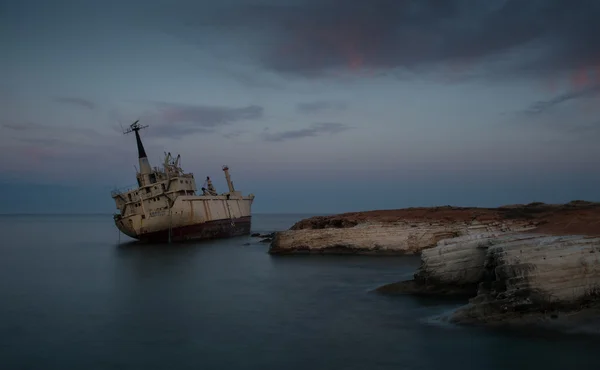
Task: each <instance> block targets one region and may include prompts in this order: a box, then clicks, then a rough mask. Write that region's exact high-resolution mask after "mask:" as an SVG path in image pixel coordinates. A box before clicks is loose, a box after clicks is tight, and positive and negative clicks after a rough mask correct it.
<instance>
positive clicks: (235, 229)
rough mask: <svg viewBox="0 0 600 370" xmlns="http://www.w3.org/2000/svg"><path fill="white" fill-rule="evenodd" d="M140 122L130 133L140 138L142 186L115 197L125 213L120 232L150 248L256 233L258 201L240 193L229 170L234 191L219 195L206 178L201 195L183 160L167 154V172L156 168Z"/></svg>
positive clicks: (121, 215) (120, 215) (116, 217)
mask: <svg viewBox="0 0 600 370" xmlns="http://www.w3.org/2000/svg"><path fill="white" fill-rule="evenodd" d="M146 127H148V126H141V125H140V124H139V121H135V122H134V123H133V124H131V125H130V126H129V129H128V130H127V131H126V133H131V132H133V133H135V138H136V142H137V149H138V157H139V165H140V169H139V172H137V173H136V179H137V186H136V187H134V188H130V189H126V190H114V191H112V192H111V196H112V198H113V199H114V201H115V204H116V207H117V209H118V210H119V213H116V214H115V215H114V221H115V225H116V226H117V228H118V229H119V230H120V231H121V232H122V233H123V234H125V235H127V236H129V237H131V238H134V239H137V240H140V241H145V242H158V243H160V242H171V241H174V242H179V241H186V240H202V239H215V238H228V237H234V236H240V235H246V234H249V233H250V228H251V219H252V212H251V208H252V202H253V201H254V195H253V194H249V195H247V196H244V195H242V193H241V192H240V191H237V190H235V188H234V186H233V182H232V181H231V177H230V174H229V167H227V166H223V172H224V173H225V179H226V180H227V186H228V191H227V192H226V193H222V194H218V193H217V191H216V190H215V188H214V186H213V184H212V182H211V180H210V177H206V181H205V184H204V186H203V187H202V195H197V194H196V191H197V189H196V181H195V179H194V174H192V173H185V172H184V171H183V170H182V169H181V167H180V164H179V162H180V159H181V157H180V156H179V155H178V156H177V158H173V157H172V156H171V153H165V159H164V162H163V168H162V169H159V168H157V167H154V168H151V167H150V162H149V161H148V156H147V155H146V150H145V149H144V145H143V144H142V140H141V138H140V134H139V131H140V130H141V129H143V128H146Z"/></svg>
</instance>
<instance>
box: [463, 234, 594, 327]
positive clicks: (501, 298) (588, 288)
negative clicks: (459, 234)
mask: <svg viewBox="0 0 600 370" xmlns="http://www.w3.org/2000/svg"><path fill="white" fill-rule="evenodd" d="M599 297H600V238H598V237H586V236H578V235H573V236H547V235H538V236H530V237H528V238H527V237H517V238H515V239H513V240H504V241H502V242H500V243H497V244H496V245H492V246H490V247H489V248H488V250H487V253H486V255H485V260H484V263H483V274H482V275H481V282H480V284H479V289H478V292H477V296H476V297H475V298H473V299H471V300H470V302H469V304H468V305H467V306H465V307H463V308H462V309H460V310H458V311H457V312H456V313H455V314H454V315H453V317H452V320H454V321H456V322H498V321H505V320H513V319H519V318H521V317H523V316H527V315H528V314H531V313H540V312H557V311H573V310H578V309H580V308H582V307H585V306H587V305H589V304H590V303H593V302H594V301H595V300H596V299H597V298H599Z"/></svg>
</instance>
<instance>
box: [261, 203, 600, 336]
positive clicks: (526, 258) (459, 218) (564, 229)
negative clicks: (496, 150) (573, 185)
mask: <svg viewBox="0 0 600 370" xmlns="http://www.w3.org/2000/svg"><path fill="white" fill-rule="evenodd" d="M269 252H270V253H271V254H296V253H316V254H324V253H355V254H416V253H420V254H421V265H420V267H419V269H418V271H417V272H416V273H415V274H414V278H413V279H412V280H409V281H401V282H396V283H391V284H388V285H385V286H382V287H380V288H378V289H377V290H376V291H377V292H379V293H382V294H415V295H434V296H457V297H465V303H466V304H465V306H463V307H461V308H460V309H458V310H457V311H455V312H454V313H453V314H452V316H451V317H450V318H449V320H450V321H451V322H455V323H460V324H503V323H505V324H514V323H519V322H521V323H532V322H547V321H550V322H551V321H555V322H557V323H558V322H562V321H564V317H573V318H575V317H585V318H589V316H590V315H589V313H590V312H592V311H593V312H594V315H592V316H595V317H598V315H596V314H595V313H596V312H600V311H598V307H599V306H600V305H599V304H598V302H600V204H599V203H591V202H584V201H574V202H570V203H567V204H562V205H547V204H543V203H533V204H529V205H516V206H507V207H500V208H495V209H489V208H486V209H481V208H458V207H435V208H413V209H404V210H392V211H372V212H359V213H350V214H343V215H335V216H327V217H313V218H310V219H306V220H302V221H300V222H298V223H296V224H295V225H294V226H293V227H292V228H290V230H286V231H282V232H276V233H275V234H274V235H273V239H272V242H271V246H270V249H269ZM561 320H562V321H561Z"/></svg>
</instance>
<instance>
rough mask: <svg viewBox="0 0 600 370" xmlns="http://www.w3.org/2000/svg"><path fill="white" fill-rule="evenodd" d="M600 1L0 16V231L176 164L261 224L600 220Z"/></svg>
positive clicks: (135, 9)
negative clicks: (453, 216) (485, 211)
mask: <svg viewBox="0 0 600 370" xmlns="http://www.w3.org/2000/svg"><path fill="white" fill-rule="evenodd" d="M599 17H600V2H598V1H595V0H589V1H586V0H565V1H562V0H527V1H522V0H490V1H474V0H473V1H470V0H419V1H417V0H369V1H366V0H220V1H199V0H195V1H194V0H148V1H141V0H120V1H116V0H108V1H102V2H99V1H91V0H90V1H88V0H80V1H75V0H71V1H69V0H56V1H43V0H38V1H33V0H19V1H16V0H15V1H8V0H0V45H1V46H2V50H3V52H2V55H1V57H0V150H1V152H0V213H2V212H112V211H113V209H114V208H113V207H114V206H113V203H112V199H111V198H110V194H109V191H110V189H111V188H113V187H115V186H117V187H121V186H126V185H130V184H133V183H135V174H134V167H133V166H134V165H137V157H136V150H135V139H134V137H133V136H131V135H123V134H122V131H121V125H123V126H125V125H127V124H129V123H131V122H132V121H134V120H136V119H140V120H141V122H142V123H143V124H148V125H149V128H147V129H146V130H144V132H143V135H142V138H143V140H144V143H145V145H146V151H147V152H148V154H149V157H150V161H151V163H152V164H153V165H159V161H160V160H161V158H162V155H163V152H164V151H170V152H172V153H180V154H181V156H182V165H183V167H184V170H186V171H190V172H193V173H194V174H195V175H196V177H197V178H198V179H199V181H198V182H200V183H201V182H202V179H203V178H204V177H205V176H207V175H209V176H212V177H213V178H214V179H215V184H216V186H217V190H221V191H224V190H225V188H226V186H225V182H224V179H223V178H222V177H223V176H222V172H221V170H220V168H221V165H223V164H228V165H229V166H230V168H231V174H232V177H233V180H234V182H235V184H236V187H237V188H238V189H239V190H242V191H243V192H245V193H249V192H251V193H254V194H255V195H256V196H257V198H256V201H255V206H254V209H255V211H256V212H342V211H353V210H362V209H374V208H397V207H407V206H420V205H423V206H429V205H446V204H453V205H479V206H496V205H501V204H509V203H524V202H532V201H543V202H566V201H570V200H572V199H587V200H597V201H600V194H599V193H598V189H600V175H599V174H598V172H599V171H598V168H599V165H600V160H599V159H600V146H599V145H598V139H599V138H600V114H599V113H600V105H599V103H600V38H599V37H598V36H597V35H598V34H600V23H599V22H598V19H599Z"/></svg>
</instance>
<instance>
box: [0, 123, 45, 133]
mask: <svg viewBox="0 0 600 370" xmlns="http://www.w3.org/2000/svg"><path fill="white" fill-rule="evenodd" d="M2 127H4V128H6V129H9V130H14V131H32V130H39V129H43V128H45V126H44V125H40V124H39V123H35V122H23V123H3V124H2Z"/></svg>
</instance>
